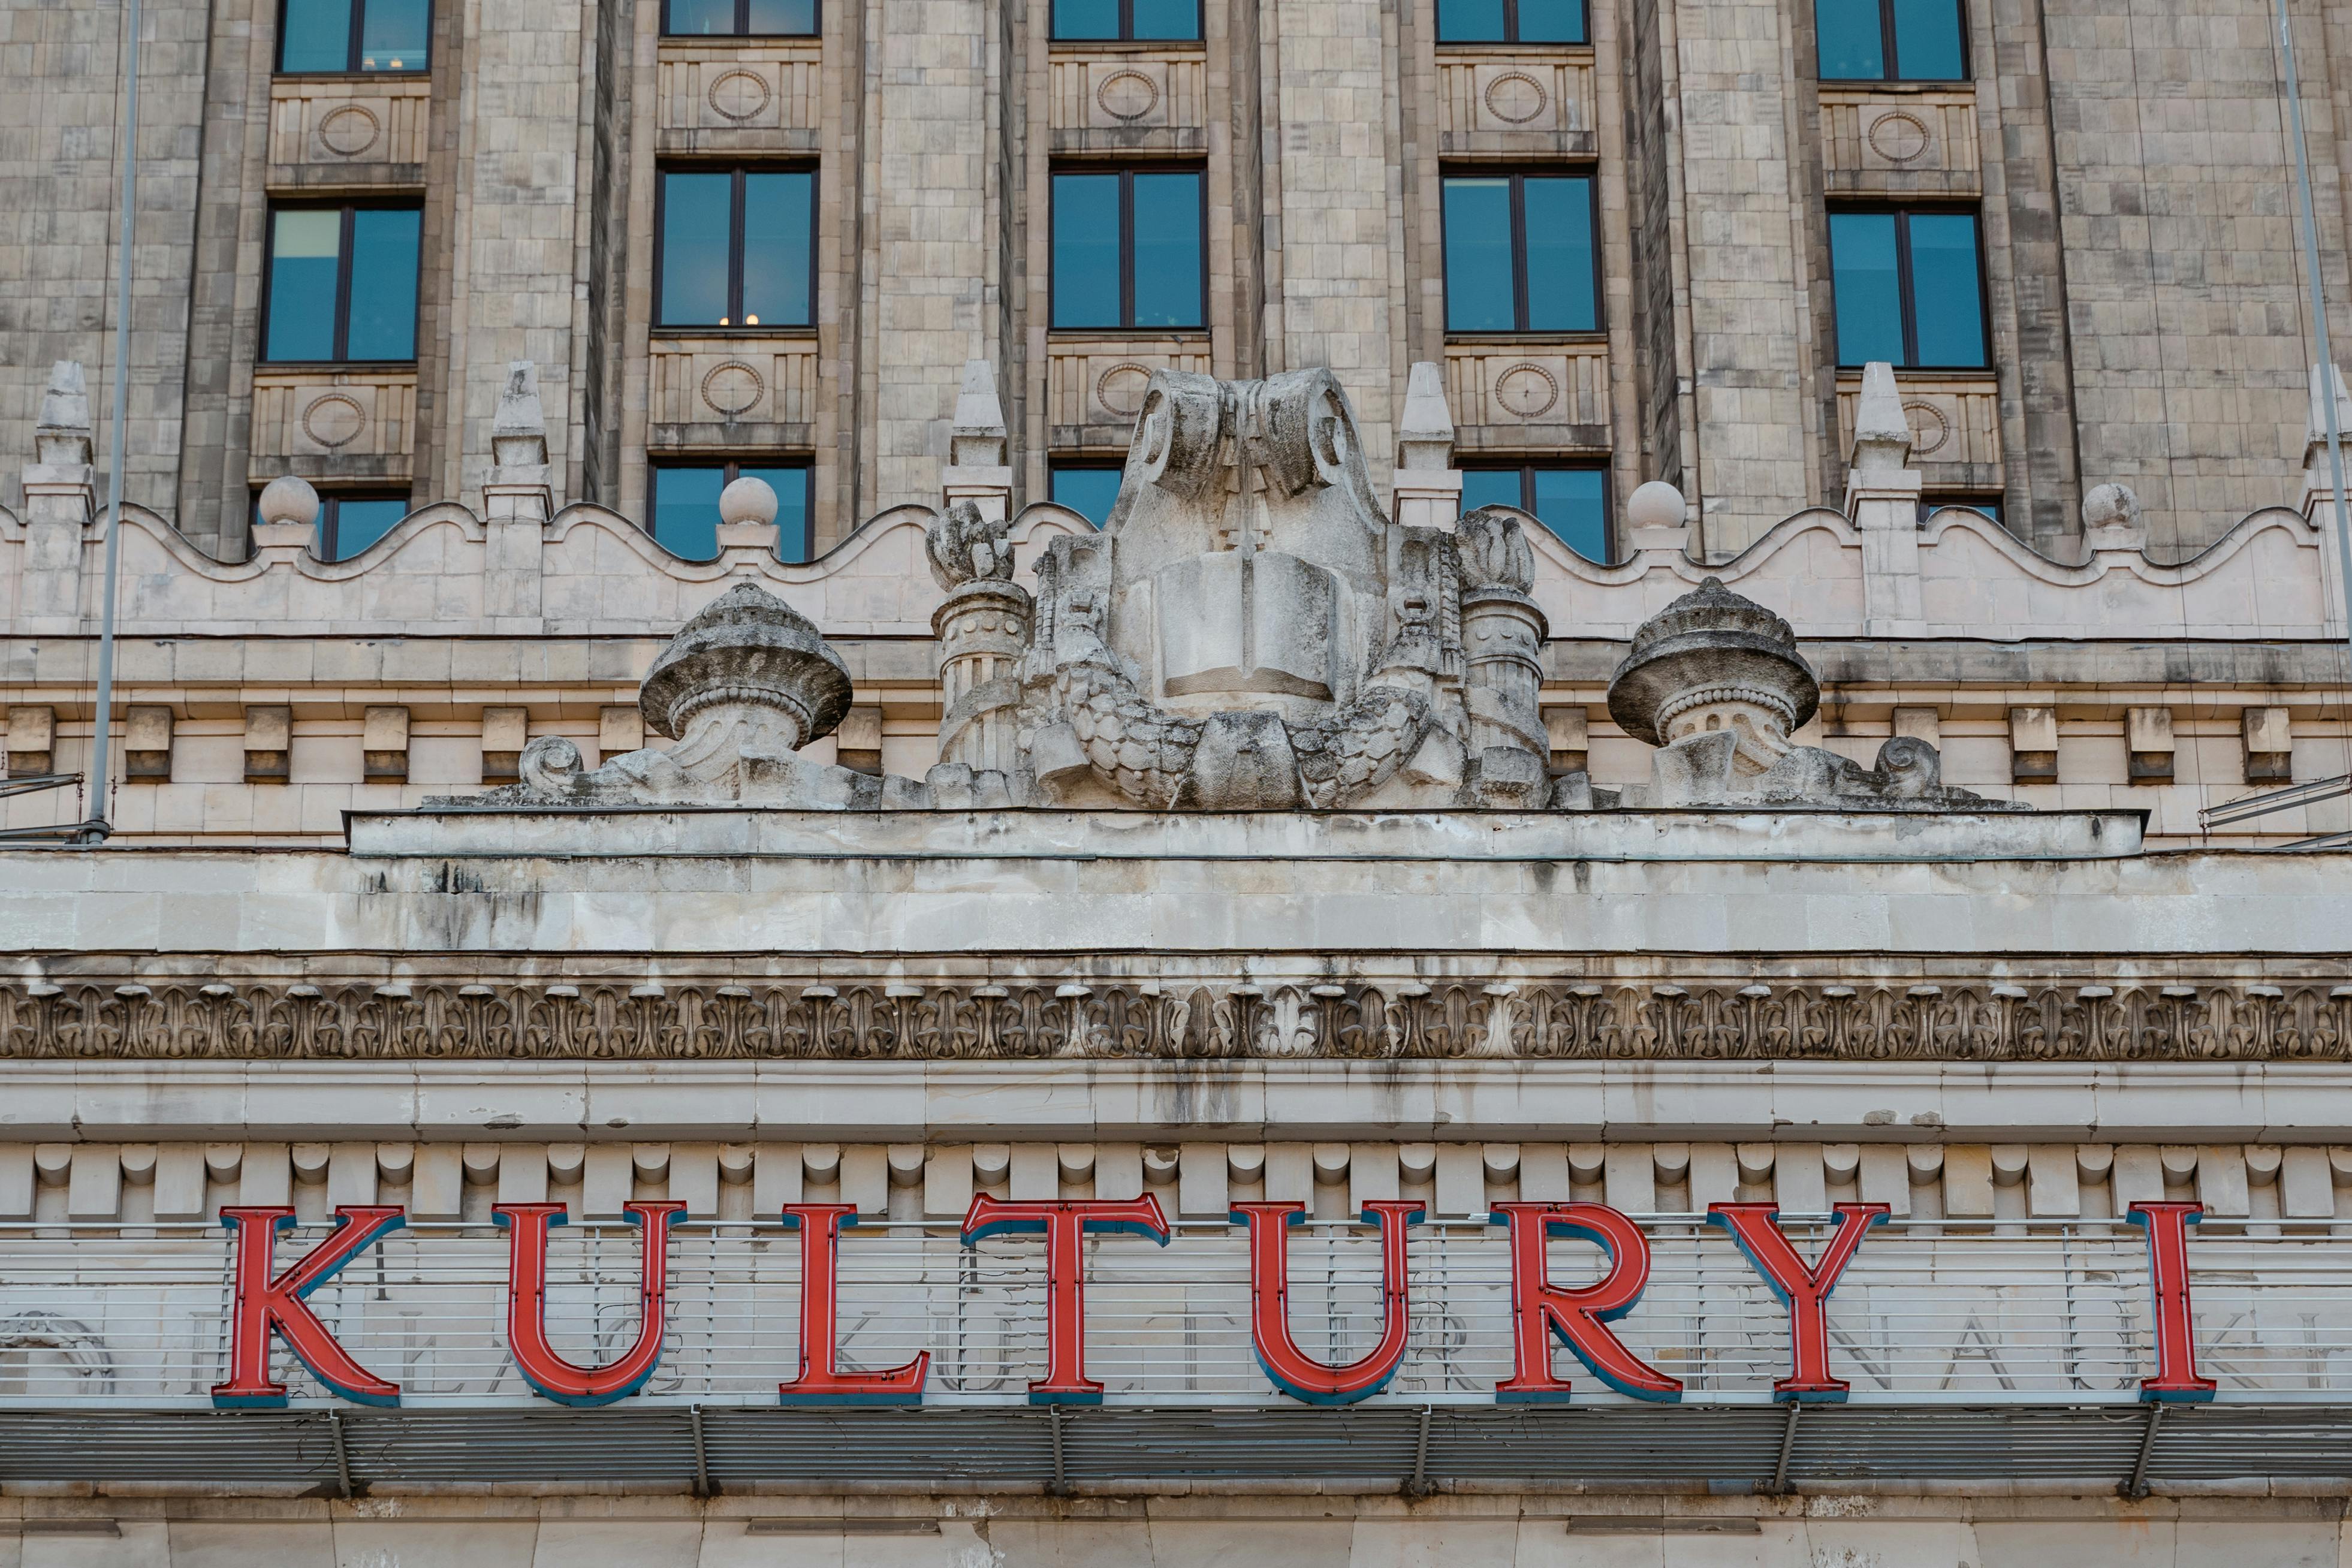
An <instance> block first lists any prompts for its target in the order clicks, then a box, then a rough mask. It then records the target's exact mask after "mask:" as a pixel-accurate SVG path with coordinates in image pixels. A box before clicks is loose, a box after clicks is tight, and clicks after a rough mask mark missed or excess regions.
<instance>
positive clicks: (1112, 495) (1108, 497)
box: [1048, 463, 1119, 528]
mask: <svg viewBox="0 0 2352 1568" xmlns="http://www.w3.org/2000/svg"><path fill="white" fill-rule="evenodd" d="M1118 476H1119V466H1118V464H1116V463H1055V465H1054V467H1053V470H1052V472H1051V474H1050V475H1049V476H1048V477H1049V478H1050V479H1052V481H1053V495H1054V504H1055V506H1066V507H1068V508H1069V509H1070V510H1072V511H1074V512H1076V513H1077V514H1078V515H1079V516H1080V517H1083V518H1085V519H1086V520H1087V521H1088V522H1091V523H1093V524H1094V525H1095V526H1096V527H1097V528H1100V527H1101V526H1102V525H1103V524H1105V523H1107V522H1108V521H1110V507H1111V503H1112V502H1113V501H1115V500H1118Z"/></svg>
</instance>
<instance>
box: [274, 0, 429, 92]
mask: <svg viewBox="0 0 2352 1568" xmlns="http://www.w3.org/2000/svg"><path fill="white" fill-rule="evenodd" d="M432 37H433V6H432V3H431V0H284V5H282V6H281V7H280V9H279V11H278V70H279V71H281V72H283V73H285V74H286V75H289V76H316V75H329V74H339V73H342V72H347V71H421V70H423V69H425V67H426V66H427V65H429V64H430V63H431V62H430V61H429V60H428V59H427V58H426V54H427V47H428V46H429V44H430V43H431V41H432Z"/></svg>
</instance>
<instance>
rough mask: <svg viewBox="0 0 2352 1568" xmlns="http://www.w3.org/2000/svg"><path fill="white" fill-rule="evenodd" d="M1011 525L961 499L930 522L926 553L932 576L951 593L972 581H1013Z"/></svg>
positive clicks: (926, 534) (924, 545)
mask: <svg viewBox="0 0 2352 1568" xmlns="http://www.w3.org/2000/svg"><path fill="white" fill-rule="evenodd" d="M1011 531H1012V524H1011V523H1010V522H1009V521H1006V520H1005V519H1003V518H1002V517H990V516H988V515H987V514H986V513H984V512H982V510H980V508H979V507H978V506H977V505H976V504H974V503H973V502H971V501H968V500H961V501H958V502H956V504H955V505H953V506H951V507H950V508H948V510H945V511H943V512H941V513H940V514H939V515H938V516H937V517H935V518H933V519H932V520H931V525H930V527H929V528H928V529H926V530H925V531H924V532H923V552H924V554H925V555H927V556H928V557H929V560H930V565H931V575H932V576H933V577H934V578H936V579H938V581H939V584H940V587H942V588H946V589H949V590H950V591H952V590H954V589H956V588H960V587H961V586H962V585H963V584H966V583H971V582H991V581H992V582H1001V583H1009V582H1011V581H1012V580H1013V544H1012V541H1011V539H1010V538H1009V535H1010V533H1011Z"/></svg>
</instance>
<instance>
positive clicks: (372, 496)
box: [255, 490, 416, 561]
mask: <svg viewBox="0 0 2352 1568" xmlns="http://www.w3.org/2000/svg"><path fill="white" fill-rule="evenodd" d="M255 493H256V494H258V493H259V492H258V491H256V492H255ZM347 500H396V501H398V502H400V504H401V506H402V507H403V508H404V509H405V510H404V511H403V512H402V514H401V515H402V521H406V520H407V514H408V512H411V511H415V510H416V509H415V506H414V505H413V504H412V503H411V498H410V495H409V492H408V491H406V490H322V491H320V494H319V522H318V543H319V552H320V559H321V560H326V561H349V560H351V559H352V556H354V555H359V554H363V553H365V552H366V551H368V550H373V548H375V546H376V544H377V543H380V542H382V541H383V534H378V535H377V536H376V538H375V539H374V540H372V541H370V542H368V543H367V544H366V545H364V546H362V548H361V549H360V550H355V551H352V552H349V553H346V552H344V551H343V550H342V549H341V540H340V539H339V538H338V537H337V536H338V534H339V533H340V532H341V526H342V515H343V511H342V503H343V502H345V501H347ZM392 526H393V528H398V527H399V526H400V524H399V523H397V522H395V523H394V524H393V525H392ZM390 531H391V530H390V529H387V530H385V532H386V533H389V532H390Z"/></svg>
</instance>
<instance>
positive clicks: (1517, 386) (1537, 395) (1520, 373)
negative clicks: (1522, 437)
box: [1495, 363, 1559, 419]
mask: <svg viewBox="0 0 2352 1568" xmlns="http://www.w3.org/2000/svg"><path fill="white" fill-rule="evenodd" d="M1495 401H1496V402H1497V403H1499V404H1501V405H1503V407H1504V409H1505V410H1506V411H1507V412H1508V413H1511V414H1515V415H1517V416H1519V417H1520V418H1522V419H1537V418H1540V417H1542V416H1544V415H1546V414H1549V413H1550V412H1551V409H1552V405H1553V404H1555V403H1558V402H1559V382H1557V381H1555V380H1553V379H1552V374H1551V372H1549V371H1548V370H1546V369H1544V368H1543V366H1541V365H1539V364H1528V363H1518V364H1515V365H1513V366H1512V367H1511V368H1510V369H1508V370H1507V371H1505V372H1504V373H1503V374H1500V375H1498V376H1496V378H1495Z"/></svg>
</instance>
